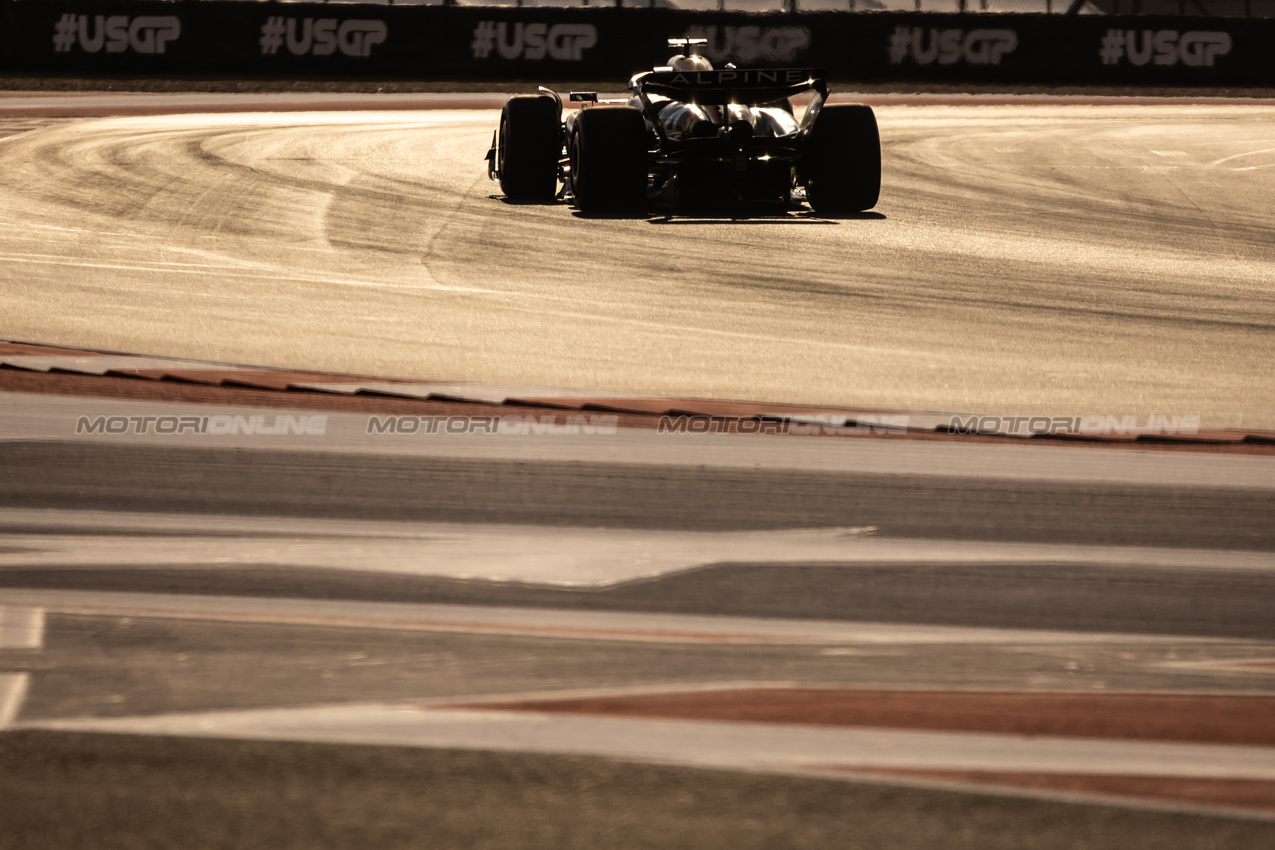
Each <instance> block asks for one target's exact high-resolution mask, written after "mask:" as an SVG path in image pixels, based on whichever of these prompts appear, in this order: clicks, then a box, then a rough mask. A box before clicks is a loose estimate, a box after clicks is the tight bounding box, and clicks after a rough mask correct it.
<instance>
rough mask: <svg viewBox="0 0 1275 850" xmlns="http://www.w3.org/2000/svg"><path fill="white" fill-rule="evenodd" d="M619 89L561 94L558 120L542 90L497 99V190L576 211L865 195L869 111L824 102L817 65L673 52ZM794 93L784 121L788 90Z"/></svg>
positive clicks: (873, 191) (860, 198) (872, 145)
mask: <svg viewBox="0 0 1275 850" xmlns="http://www.w3.org/2000/svg"><path fill="white" fill-rule="evenodd" d="M700 42H702V40H697V39H669V43H670V44H674V45H683V44H690V45H694V44H696V43H700ZM629 88H630V91H631V96H630V97H629V98H628V99H627V100H619V101H599V100H598V97H597V94H596V93H595V92H572V93H571V94H570V99H571V101H573V102H578V103H580V104H581V106H582V108H581V109H580V110H578V111H571V112H569V113H568V114H567V115H566V118H565V120H564V119H563V104H562V98H561V96H559V95H558V94H557V93H556V92H554V91H552V90H550V89H547V88H544V87H541V89H540V93H539V94H533V95H517V96H514V97H512V98H510V99H509V100H508V101H507V102H506V103H505V106H504V109H503V110H502V111H501V114H500V126H499V128H498V129H497V130H496V132H495V135H494V138H493V139H492V146H491V149H490V150H489V151H488V152H487V170H488V175H489V176H490V177H491V178H492V179H493V180H497V181H499V183H500V188H501V191H503V192H504V194H505V196H506V197H508V198H509V199H511V200H521V201H533V200H542V201H547V200H552V199H554V198H562V199H565V200H570V201H572V202H574V204H575V205H576V207H578V208H579V209H580V211H581V212H584V213H593V212H621V213H624V212H640V211H641V210H644V209H646V208H648V207H651V206H659V207H674V208H686V207H702V206H719V205H722V204H739V203H747V204H752V203H757V202H773V203H776V204H780V205H793V204H797V203H800V201H801V200H803V199H804V200H805V201H807V202H808V203H809V204H810V206H811V207H812V208H813V209H814V210H815V211H816V212H818V213H820V214H826V215H837V214H845V213H852V212H858V211H861V210H868V209H871V208H872V207H873V206H875V205H876V203H877V199H878V196H879V195H880V190H881V141H880V137H879V135H878V132H877V122H876V117H875V115H874V114H873V112H872V108H871V107H869V106H864V105H861V104H827V105H825V102H826V100H827V98H828V86H827V83H826V81H825V79H824V74H823V72H822V71H818V70H814V69H809V68H776V69H741V68H735V67H733V66H727V67H726V68H724V69H721V70H712V66H711V65H710V64H709V63H708V62H707V60H704V59H703V57H700V56H690V57H687V56H674V57H673V58H672V59H671V60H670V65H669V66H666V67H657V68H655V69H654V70H653V71H647V72H644V73H640V74H637V75H636V76H634V77H633V78H632V79H631V80H630V81H629ZM808 92H809V93H811V99H810V102H809V104H808V105H807V107H806V110H805V113H804V114H803V115H802V117H801V119H800V120H797V118H796V117H795V113H794V111H793V107H792V104H791V102H790V100H789V98H791V97H793V96H795V95H800V94H805V93H808ZM559 183H561V189H559V188H558V186H559Z"/></svg>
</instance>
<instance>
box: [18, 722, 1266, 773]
mask: <svg viewBox="0 0 1275 850" xmlns="http://www.w3.org/2000/svg"><path fill="white" fill-rule="evenodd" d="M30 725H32V726H38V727H40V728H50V729H74V730H83V731H97V732H124V733H136V734H152V735H195V736H213V737H229V738H249V739H264V740H285V741H313V742H331V743H347V744H389V745H395V746H419V747H454V748H461V749H477V750H495V751H505V752H535V753H566V754H573V755H597V756H609V757H614V758H623V759H630V760H638V761H655V762H663V763H672V764H684V765H691V766H696V767H714V768H725V769H735V770H759V771H770V770H784V771H792V770H798V771H800V770H828V769H839V768H845V769H852V768H859V769H924V770H984V771H1027V772H1039V773H1064V774H1066V773H1082V774H1094V775H1135V776H1147V777H1174V778H1176V777H1191V778H1199V779H1248V780H1261V781H1268V782H1270V781H1275V748H1272V747H1247V746H1220V745H1213V744H1190V743H1167V742H1158V741H1128V740H1106V739H1090V738H1055V737H1046V736H1031V735H990V734H979V733H948V732H919V731H907V730H895V729H863V728H830V727H817V726H799V725H787V724H777V723H720V722H704V721H684V720H644V719H633V718H611V717H597V716H587V715H563V714H539V713H533V712H521V711H490V710H467V709H466V710H457V709H436V708H429V709H423V708H420V707H416V706H394V705H351V706H324V707H317V708H289V709H260V710H248V711H222V712H193V713H180V714H167V715H158V716H153V715H152V716H139V717H120V718H82V719H70V720H53V721H39V722H36V723H33V724H30Z"/></svg>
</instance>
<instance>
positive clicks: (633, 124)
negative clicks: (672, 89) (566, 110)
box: [570, 106, 647, 213]
mask: <svg viewBox="0 0 1275 850" xmlns="http://www.w3.org/2000/svg"><path fill="white" fill-rule="evenodd" d="M570 156H571V186H572V190H573V191H574V193H575V203H576V206H577V207H579V208H580V211H581V212H584V213H594V212H637V211H640V210H641V209H642V207H643V206H644V205H645V203H646V180H647V131H646V121H645V120H644V119H643V118H642V113H641V111H640V110H637V109H634V108H633V107H631V106H594V107H591V108H589V109H584V110H581V112H580V114H579V115H578V116H577V117H576V121H575V132H574V133H572V135H571V150H570Z"/></svg>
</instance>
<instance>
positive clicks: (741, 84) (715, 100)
mask: <svg viewBox="0 0 1275 850" xmlns="http://www.w3.org/2000/svg"><path fill="white" fill-rule="evenodd" d="M632 85H633V87H634V88H635V89H637V90H638V91H639V92H640V93H642V94H648V95H650V94H658V95H663V96H664V97H668V98H672V99H673V100H680V101H682V102H684V103H697V104H726V103H739V104H744V105H749V106H751V105H757V104H763V103H773V102H775V101H777V100H783V99H784V98H786V97H792V96H793V95H797V94H803V93H804V92H808V91H814V92H817V93H818V94H821V95H823V96H824V97H827V96H828V84H827V81H826V74H825V73H824V72H823V71H822V70H818V69H815V68H723V69H722V70H719V71H673V70H667V71H666V70H663V69H660V70H656V71H647V72H646V73H644V74H638V75H637V76H636V77H634V78H633V80H632Z"/></svg>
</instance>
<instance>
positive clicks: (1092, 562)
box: [0, 508, 1275, 588]
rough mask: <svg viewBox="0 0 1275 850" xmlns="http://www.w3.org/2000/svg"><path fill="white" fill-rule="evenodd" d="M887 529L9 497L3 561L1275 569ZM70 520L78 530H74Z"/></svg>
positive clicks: (530, 572)
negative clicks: (281, 512)
mask: <svg viewBox="0 0 1275 850" xmlns="http://www.w3.org/2000/svg"><path fill="white" fill-rule="evenodd" d="M874 531H875V529H874V528H873V527H871V526H868V527H852V528H802V529H781V530H770V531H662V530H652V529H599V528H579V527H570V526H536V525H500V524H478V523H429V522H361V521H354V520H344V521H342V520H307V519H283V518H272V517H260V518H249V517H234V516H217V515H202V514H133V513H120V514H114V513H110V512H104V511H58V510H28V509H22V508H0V533H3V534H4V537H3V540H4V543H5V545H6V547H7V548H9V549H12V550H14V551H10V552H7V553H0V567H28V568H31V567H36V568H47V569H58V568H100V569H111V568H114V567H120V566H127V567H130V568H145V567H175V566H176V567H181V566H189V567H199V568H204V569H216V568H242V567H245V566H254V565H257V566H291V567H309V568H316V569H332V570H345V571H357V572H369V573H380V574H400V575H416V576H437V577H446V578H463V579H480V580H486V581H517V582H527V583H536V584H546V585H556V586H562V587H595V588H597V587H606V586H612V585H616V584H621V583H624V582H630V581H635V580H640V579H649V578H655V577H659V576H665V575H670V574H673V573H678V572H684V571H686V570H691V569H696V568H699V567H705V566H709V565H714V564H732V563H752V564H759V563H760V564H806V563H816V564H834V565H844V566H846V567H847V568H852V567H853V566H854V565H856V564H900V563H907V564H934V565H937V566H959V565H962V564H988V563H997V564H1016V565H1022V566H1025V567H1031V568H1038V569H1041V570H1049V569H1052V568H1054V567H1055V566H1057V565H1061V564H1068V565H1084V566H1094V567H1105V568H1110V569H1138V568H1149V569H1169V570H1190V571H1212V570H1223V569H1224V570H1250V571H1257V572H1275V553H1272V552H1251V551H1244V550H1213V549H1175V548H1169V547H1150V546H1084V545H1073V544H1053V543H1003V542H987V541H976V540H925V539H909V538H889V537H874V536H872V534H873V532H874ZM68 532H69V533H68Z"/></svg>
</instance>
